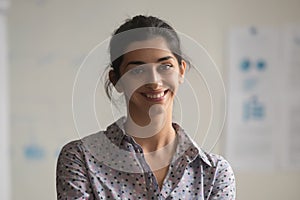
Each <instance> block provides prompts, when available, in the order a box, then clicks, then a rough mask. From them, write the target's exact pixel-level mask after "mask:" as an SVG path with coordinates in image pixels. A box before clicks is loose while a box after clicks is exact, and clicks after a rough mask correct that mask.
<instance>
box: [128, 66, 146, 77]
mask: <svg viewBox="0 0 300 200" xmlns="http://www.w3.org/2000/svg"><path fill="white" fill-rule="evenodd" d="M144 71H145V69H144V68H143V67H135V68H133V69H131V70H130V74H132V75H138V74H142V73H143V72H144Z"/></svg>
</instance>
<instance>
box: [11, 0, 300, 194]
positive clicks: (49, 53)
mask: <svg viewBox="0 0 300 200" xmlns="http://www.w3.org/2000/svg"><path fill="white" fill-rule="evenodd" d="M299 10H300V1H299V0H286V1H281V0H264V1H261V0H227V1H226V0H210V1H208V0H200V1H177V2H176V1H170V0H166V1H158V0H154V1H145V0H144V1H141V0H129V1H116V0H114V1H96V0H91V1H80V0H64V1H61V0H53V1H50V0H26V1H20V0H19V1H18V0H14V1H12V5H11V8H10V10H9V12H8V31H9V35H8V44H9V49H10V51H9V52H10V57H9V58H10V66H11V69H10V71H11V74H10V77H9V79H10V87H11V88H10V90H11V91H10V94H11V97H10V99H11V116H12V118H11V131H12V134H11V138H12V139H11V140H12V142H11V148H12V169H11V170H12V172H13V174H12V193H13V195H12V196H13V199H46V200H47V199H49V200H50V199H55V165H56V158H57V152H58V150H59V148H60V147H61V146H62V145H63V144H65V143H66V142H67V141H69V140H71V139H74V138H77V137H78V135H77V133H76V131H75V128H74V123H73V119H72V110H71V94H72V86H73V82H74V79H75V75H76V72H77V69H78V67H79V64H80V63H81V61H82V60H83V58H84V56H85V55H86V54H87V53H88V52H89V51H90V50H91V49H92V48H93V47H94V46H95V45H96V44H98V43H99V42H101V41H103V40H104V39H106V38H107V37H108V36H110V34H111V33H112V31H113V30H114V29H115V28H117V27H118V25H120V24H121V23H122V22H123V21H124V19H125V18H127V17H128V16H132V15H135V14H151V15H156V16H159V17H162V18H163V19H165V20H167V21H169V22H170V23H171V24H172V25H174V27H176V28H177V30H178V31H180V32H183V33H185V34H187V35H189V36H191V37H192V38H194V39H195V40H196V41H198V42H199V43H201V44H202V45H203V46H204V47H205V48H206V49H207V50H208V52H209V53H210V55H211V56H212V58H213V59H214V61H215V62H216V64H217V65H218V66H219V68H220V69H221V71H222V72H223V74H224V76H225V75H226V73H227V68H226V66H225V63H224V61H225V58H224V52H225V51H226V47H225V44H226V41H225V38H226V37H225V36H226V33H227V30H228V29H229V28H230V27H234V26H243V25H262V26H264V25H265V26H281V25H284V24H287V23H292V22H299V21H300V12H299ZM218 149H219V148H217V150H218ZM219 153H221V154H222V152H219ZM236 178H237V191H238V192H237V194H238V199H243V200H247V199H249V200H250V199H272V200H276V199H278V200H279V199H298V192H297V189H298V185H299V184H300V173H299V172H289V171H285V172H283V171H279V170H278V171H276V172H270V173H265V172H264V173H263V172H262V173H257V172H239V173H236Z"/></svg>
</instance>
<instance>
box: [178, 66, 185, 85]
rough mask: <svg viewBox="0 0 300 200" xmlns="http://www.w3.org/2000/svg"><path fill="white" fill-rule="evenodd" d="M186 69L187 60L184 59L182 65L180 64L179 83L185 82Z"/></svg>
mask: <svg viewBox="0 0 300 200" xmlns="http://www.w3.org/2000/svg"><path fill="white" fill-rule="evenodd" d="M185 70H186V62H185V61H184V60H182V61H181V65H180V66H179V83H183V82H184V75H185Z"/></svg>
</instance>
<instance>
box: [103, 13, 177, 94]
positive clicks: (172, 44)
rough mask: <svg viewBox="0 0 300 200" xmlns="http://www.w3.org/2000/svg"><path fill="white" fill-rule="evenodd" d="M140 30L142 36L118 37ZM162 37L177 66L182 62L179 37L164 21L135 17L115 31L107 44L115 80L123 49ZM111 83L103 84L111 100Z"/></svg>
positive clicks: (118, 71) (151, 17)
mask: <svg viewBox="0 0 300 200" xmlns="http://www.w3.org/2000/svg"><path fill="white" fill-rule="evenodd" d="M140 28H142V30H143V31H142V34H134V36H133V37H132V36H130V37H126V38H125V39H124V37H118V36H120V35H121V34H120V33H125V32H127V31H130V30H133V29H135V30H138V29H140ZM157 36H160V37H163V38H164V39H165V41H166V43H167V45H168V47H169V49H170V50H171V52H172V53H173V54H174V56H175V57H176V59H177V61H178V63H179V65H180V64H181V61H182V59H183V58H182V56H181V45H180V40H179V37H178V35H177V33H176V31H175V30H174V29H173V28H172V27H171V26H170V25H169V24H168V23H166V22H165V21H163V20H161V19H159V18H157V17H153V16H144V15H137V16H135V17H133V18H131V19H127V20H126V21H125V23H123V24H122V25H121V26H120V27H119V28H118V29H117V30H115V31H114V33H113V36H112V38H111V40H110V43H109V53H110V62H111V64H110V66H109V68H110V69H111V70H113V71H114V73H115V76H116V79H119V78H120V65H121V63H122V61H123V54H124V51H125V49H126V48H127V47H128V46H129V45H130V44H131V43H132V42H135V41H143V40H147V39H151V38H154V37H157ZM111 84H112V83H111V82H110V80H109V79H107V80H106V83H105V91H106V94H107V96H108V97H109V98H110V99H111V96H112V94H111V93H112V85H111Z"/></svg>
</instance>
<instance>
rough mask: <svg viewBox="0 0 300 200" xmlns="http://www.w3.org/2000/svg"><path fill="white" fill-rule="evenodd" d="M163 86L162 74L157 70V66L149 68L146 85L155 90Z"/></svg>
mask: <svg viewBox="0 0 300 200" xmlns="http://www.w3.org/2000/svg"><path fill="white" fill-rule="evenodd" d="M160 86H162V79H161V76H160V74H159V73H158V72H157V70H156V67H155V66H153V67H151V69H149V72H148V73H147V78H146V87H149V88H151V89H153V90H155V89H157V88H159V87H160Z"/></svg>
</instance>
